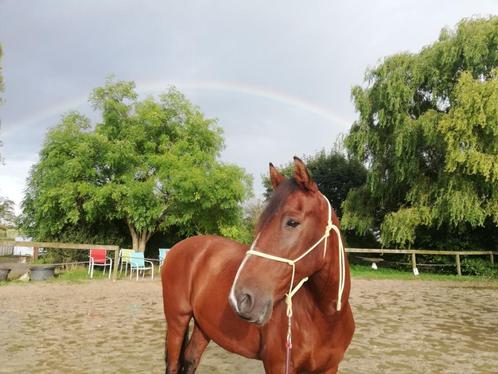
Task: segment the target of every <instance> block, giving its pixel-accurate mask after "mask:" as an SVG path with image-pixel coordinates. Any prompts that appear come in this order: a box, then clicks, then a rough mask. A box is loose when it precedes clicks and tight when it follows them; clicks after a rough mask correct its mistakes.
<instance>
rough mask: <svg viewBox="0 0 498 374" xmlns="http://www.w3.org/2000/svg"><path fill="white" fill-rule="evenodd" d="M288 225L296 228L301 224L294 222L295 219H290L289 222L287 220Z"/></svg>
mask: <svg viewBox="0 0 498 374" xmlns="http://www.w3.org/2000/svg"><path fill="white" fill-rule="evenodd" d="M286 225H287V226H289V227H293V228H294V227H297V226H299V222H297V221H294V220H293V219H289V220H287V222H286Z"/></svg>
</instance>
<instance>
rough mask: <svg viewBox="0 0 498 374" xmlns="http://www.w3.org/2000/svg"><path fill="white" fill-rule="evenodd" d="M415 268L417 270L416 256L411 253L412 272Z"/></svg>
mask: <svg viewBox="0 0 498 374" xmlns="http://www.w3.org/2000/svg"><path fill="white" fill-rule="evenodd" d="M416 268H417V255H416V254H415V252H412V269H413V271H415V269H416Z"/></svg>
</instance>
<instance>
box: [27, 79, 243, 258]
mask: <svg viewBox="0 0 498 374" xmlns="http://www.w3.org/2000/svg"><path fill="white" fill-rule="evenodd" d="M90 100H91V103H92V104H93V106H94V108H95V109H96V110H99V111H101V113H102V121H101V122H100V123H98V124H97V125H96V126H95V129H92V128H91V126H90V121H89V120H88V118H86V117H84V116H82V115H81V114H78V113H69V114H67V115H65V116H64V117H63V119H62V121H61V122H60V123H59V124H58V125H57V126H56V127H55V128H53V129H52V130H50V131H49V133H48V135H47V138H46V140H45V144H44V146H43V149H42V150H41V152H40V161H39V162H38V163H37V164H36V165H35V166H34V167H33V169H32V171H31V174H30V177H29V180H28V190H27V193H26V195H25V198H24V200H23V203H22V206H23V215H22V218H21V222H22V226H23V228H24V229H25V230H26V231H28V232H29V233H30V234H31V235H33V236H35V237H37V238H39V239H44V240H46V239H52V238H56V239H57V238H60V237H61V236H64V235H66V234H67V233H73V232H78V228H79V227H83V228H87V231H88V232H91V231H92V229H95V227H97V228H100V229H101V230H102V229H105V228H106V227H109V225H111V226H113V225H122V226H123V225H126V227H127V229H128V231H129V235H130V237H131V242H132V246H133V248H134V249H136V250H140V251H144V250H145V248H146V244H147V242H148V240H149V239H150V238H151V236H152V235H153V234H154V233H156V232H166V231H170V230H172V228H174V229H175V230H176V231H179V232H180V233H181V234H182V235H192V234H197V233H220V232H223V231H224V230H225V231H227V230H228V231H230V230H229V228H230V227H232V226H234V225H236V224H237V223H239V222H241V219H242V218H241V217H242V206H241V203H242V202H243V201H244V200H245V199H246V198H247V197H248V196H249V195H250V184H251V179H250V177H248V176H247V175H246V174H245V173H244V171H243V170H242V169H241V168H239V167H237V166H234V165H230V164H223V163H221V162H220V161H218V156H219V153H220V151H221V149H222V147H223V137H222V130H221V128H220V127H219V126H218V125H217V124H216V122H215V121H214V120H211V119H207V118H205V117H204V115H203V114H202V113H201V112H200V110H199V109H198V108H197V107H195V106H193V105H192V104H191V103H190V102H189V101H188V100H187V99H186V98H185V97H184V96H183V95H182V94H181V93H180V92H178V91H177V90H176V89H170V90H169V92H167V93H165V94H162V95H160V97H159V100H155V99H153V98H150V97H149V98H147V99H145V100H142V101H139V100H138V99H137V94H136V92H135V90H134V83H133V82H114V81H113V80H112V79H109V80H108V81H107V82H106V84H105V86H103V87H100V88H97V89H95V90H94V91H93V93H92V95H91V98H90ZM120 230H121V229H117V230H115V233H116V235H118V233H119V232H120ZM97 231H99V230H97ZM65 237H66V238H67V236H65ZM110 239H112V237H111V238H110Z"/></svg>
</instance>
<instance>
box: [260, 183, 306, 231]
mask: <svg viewBox="0 0 498 374" xmlns="http://www.w3.org/2000/svg"><path fill="white" fill-rule="evenodd" d="M298 188H299V187H298V185H297V182H296V180H295V179H294V178H293V177H292V178H287V179H285V180H284V181H283V182H282V183H280V185H279V186H278V188H277V189H276V190H275V191H273V193H272V194H271V197H270V201H269V202H268V205H266V208H265V210H264V211H263V213H261V216H260V217H259V220H258V224H257V225H256V233H258V232H259V231H261V228H262V227H263V226H264V225H265V224H266V223H267V222H268V220H269V219H270V218H271V217H272V216H273V215H274V214H275V213H277V212H278V210H279V208H280V207H281V206H282V204H283V203H284V202H285V200H286V199H287V197H288V196H289V195H290V194H291V193H293V192H294V191H296V190H297V189H298Z"/></svg>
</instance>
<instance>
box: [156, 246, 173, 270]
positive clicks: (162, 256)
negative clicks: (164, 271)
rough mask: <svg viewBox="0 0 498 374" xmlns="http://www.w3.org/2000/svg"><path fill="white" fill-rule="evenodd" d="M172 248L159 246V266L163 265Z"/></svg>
mask: <svg viewBox="0 0 498 374" xmlns="http://www.w3.org/2000/svg"><path fill="white" fill-rule="evenodd" d="M170 249H171V248H159V267H161V266H163V262H164V260H165V259H166V255H167V254H168V252H169V250H170Z"/></svg>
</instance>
